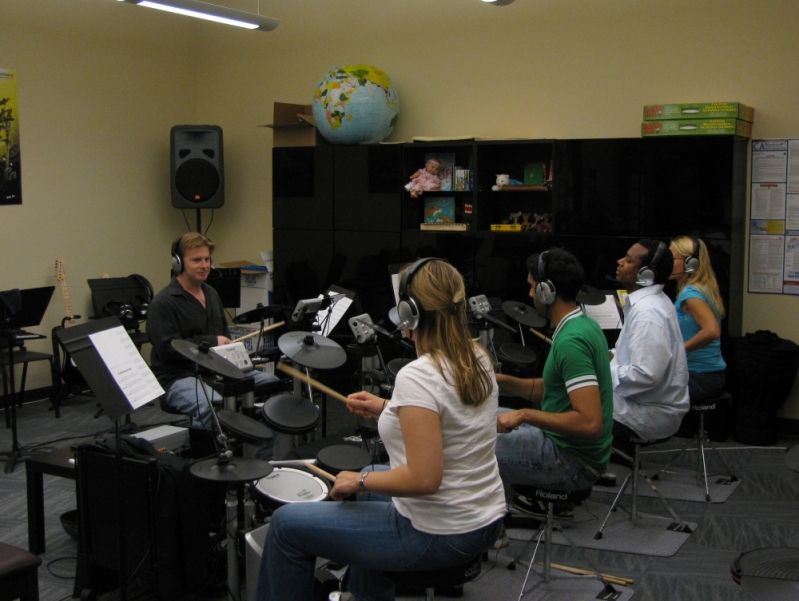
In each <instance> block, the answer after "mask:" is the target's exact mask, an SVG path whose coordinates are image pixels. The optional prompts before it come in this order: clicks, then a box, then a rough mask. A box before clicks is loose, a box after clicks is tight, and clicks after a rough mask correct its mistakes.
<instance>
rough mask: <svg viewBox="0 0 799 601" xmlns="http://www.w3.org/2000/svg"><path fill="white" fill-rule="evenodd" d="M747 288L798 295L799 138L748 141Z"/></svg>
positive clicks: (751, 290) (769, 292)
mask: <svg viewBox="0 0 799 601" xmlns="http://www.w3.org/2000/svg"><path fill="white" fill-rule="evenodd" d="M751 192H752V193H751V202H750V211H749V284H748V291H749V292H757V293H762V294H795V295H799V139H784V140H778V139H773V140H771V139H770V140H752V190H751Z"/></svg>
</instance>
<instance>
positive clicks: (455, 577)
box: [385, 553, 483, 601]
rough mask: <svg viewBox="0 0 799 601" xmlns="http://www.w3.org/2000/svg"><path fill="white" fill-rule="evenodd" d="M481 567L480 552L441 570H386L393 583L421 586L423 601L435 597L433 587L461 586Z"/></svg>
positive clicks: (474, 576) (472, 578)
mask: <svg viewBox="0 0 799 601" xmlns="http://www.w3.org/2000/svg"><path fill="white" fill-rule="evenodd" d="M482 569H483V560H482V553H481V554H480V555H477V557H473V558H472V559H470V560H469V561H467V562H466V563H463V564H461V565H457V566H454V567H451V568H444V569H441V570H419V571H417V572H386V573H385V574H386V576H387V577H388V578H391V580H393V581H394V582H395V583H397V584H402V585H406V586H412V587H417V588H423V589H424V592H425V601H433V599H435V589H437V588H438V589H442V588H453V587H462V586H463V585H464V584H466V583H467V582H469V581H470V580H474V579H475V578H477V576H479V575H480V570H482Z"/></svg>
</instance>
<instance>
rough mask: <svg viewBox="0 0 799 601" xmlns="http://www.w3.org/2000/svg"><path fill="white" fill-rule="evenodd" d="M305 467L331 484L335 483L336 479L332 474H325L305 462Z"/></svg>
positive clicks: (320, 469) (323, 471)
mask: <svg viewBox="0 0 799 601" xmlns="http://www.w3.org/2000/svg"><path fill="white" fill-rule="evenodd" d="M305 467H307V468H308V469H309V470H311V471H312V472H316V473H317V474H319V475H320V476H322V478H327V479H328V480H330V481H331V482H335V481H336V477H335V476H334V475H333V474H331V473H330V472H326V471H325V470H323V469H322V468H321V467H316V466H315V465H314V464H313V463H310V462H307V461H306V462H305Z"/></svg>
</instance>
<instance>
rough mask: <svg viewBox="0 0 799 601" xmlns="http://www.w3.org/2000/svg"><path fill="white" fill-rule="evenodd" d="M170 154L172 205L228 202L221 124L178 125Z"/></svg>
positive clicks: (208, 206) (194, 206)
mask: <svg viewBox="0 0 799 601" xmlns="http://www.w3.org/2000/svg"><path fill="white" fill-rule="evenodd" d="M169 154H170V161H169V162H170V176H171V179H172V206H173V207H175V208H178V209H218V208H219V207H221V206H222V205H223V204H225V167H224V165H225V162H224V152H223V150H222V128H221V127H219V126H218V125H175V126H174V127H173V128H172V131H171V134H170V148H169Z"/></svg>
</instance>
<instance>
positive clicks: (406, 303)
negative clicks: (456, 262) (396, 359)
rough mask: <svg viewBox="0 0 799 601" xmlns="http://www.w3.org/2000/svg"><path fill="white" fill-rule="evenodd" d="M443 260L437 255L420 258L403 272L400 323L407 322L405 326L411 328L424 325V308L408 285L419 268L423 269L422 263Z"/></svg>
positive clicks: (400, 290)
mask: <svg viewBox="0 0 799 601" xmlns="http://www.w3.org/2000/svg"><path fill="white" fill-rule="evenodd" d="M441 260H443V259H437V258H436V257H427V258H426V259H419V260H418V261H416V263H414V264H413V265H411V266H410V267H409V268H408V269H407V270H406V271H405V272H403V274H402V277H400V283H399V303H397V315H398V316H399V320H400V324H405V327H406V328H408V329H409V330H415V329H417V328H418V327H419V326H420V325H422V318H423V316H424V308H423V307H422V303H421V302H419V299H418V298H416V297H415V296H414V295H413V294H411V293H410V292H408V286H409V285H410V283H411V280H412V279H413V276H414V275H416V272H417V271H419V269H421V267H422V265H424V264H425V263H429V262H430V261H441Z"/></svg>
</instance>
